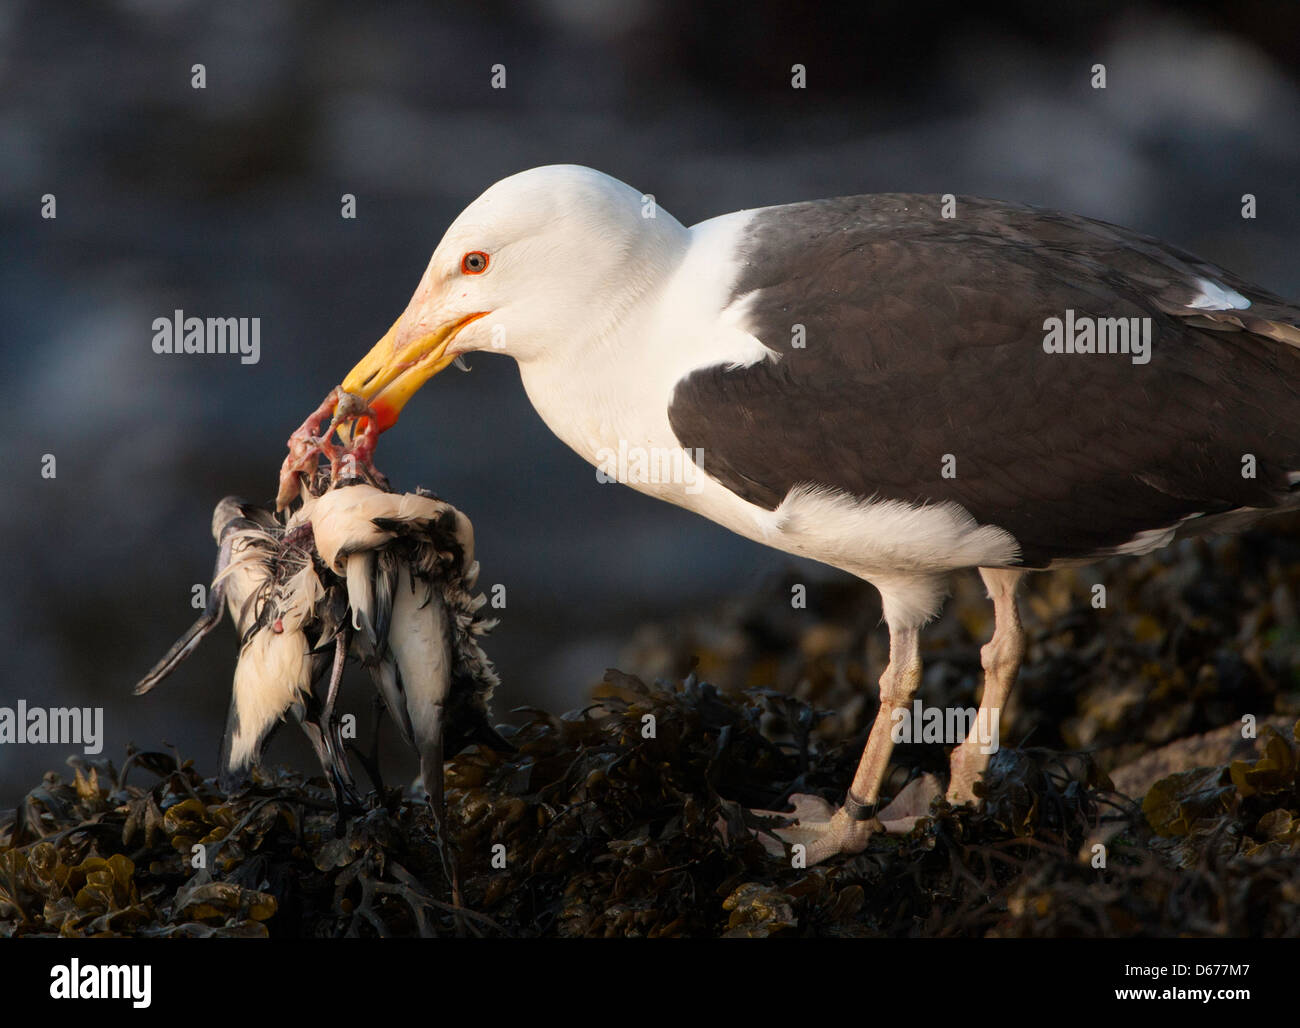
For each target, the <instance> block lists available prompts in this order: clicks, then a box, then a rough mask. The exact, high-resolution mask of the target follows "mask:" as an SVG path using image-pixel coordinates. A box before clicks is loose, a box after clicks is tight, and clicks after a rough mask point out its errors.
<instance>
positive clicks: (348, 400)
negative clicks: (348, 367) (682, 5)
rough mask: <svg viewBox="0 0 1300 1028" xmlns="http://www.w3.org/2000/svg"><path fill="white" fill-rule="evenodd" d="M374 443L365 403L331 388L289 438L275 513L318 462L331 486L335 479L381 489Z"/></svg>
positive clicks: (372, 420)
mask: <svg viewBox="0 0 1300 1028" xmlns="http://www.w3.org/2000/svg"><path fill="white" fill-rule="evenodd" d="M335 435H337V436H338V438H339V442H337V443H336V442H335V441H334V436H335ZM378 441H379V430H378V421H377V419H376V418H375V417H374V412H373V411H371V410H370V408H369V407H368V406H367V405H366V402H365V401H364V400H363V399H361V397H359V396H356V395H355V394H353V393H345V392H343V391H342V390H341V389H338V388H334V389H331V390H330V392H329V395H328V396H326V397H325V399H324V400H323V401H322V402H321V404H320V406H319V407H317V408H316V409H315V410H314V411H312V413H311V414H309V415H308V416H307V420H305V421H304V422H303V423H302V424H301V425H299V426H298V428H297V429H296V430H295V431H294V433H293V434H292V435H291V436H289V453H288V455H287V456H286V457H285V458H284V463H283V464H281V465H280V486H279V489H278V491H277V493H276V498H275V505H276V509H277V510H283V509H284V508H285V507H287V506H288V505H289V504H290V503H292V502H293V501H294V500H295V499H296V498H297V497H298V496H299V495H300V494H301V492H302V486H303V480H304V476H305V477H306V480H307V481H308V482H309V483H310V482H311V481H312V480H313V479H314V478H315V476H316V473H317V470H318V467H319V465H320V459H321V458H322V457H323V458H324V459H325V460H327V461H328V462H329V467H330V484H331V485H333V484H334V483H335V482H337V481H338V480H339V478H340V477H346V478H368V479H370V480H371V481H374V482H376V483H378V484H380V485H381V486H382V487H384V488H386V487H387V481H386V480H385V479H384V476H383V475H381V474H380V473H379V470H378V469H377V468H376V467H375V465H374V455H375V446H376V444H377V443H378Z"/></svg>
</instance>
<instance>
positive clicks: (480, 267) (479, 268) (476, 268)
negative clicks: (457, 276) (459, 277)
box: [460, 250, 488, 275]
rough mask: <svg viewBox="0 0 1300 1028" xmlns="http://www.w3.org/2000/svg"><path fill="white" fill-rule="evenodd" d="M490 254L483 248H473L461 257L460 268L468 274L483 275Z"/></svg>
mask: <svg viewBox="0 0 1300 1028" xmlns="http://www.w3.org/2000/svg"><path fill="white" fill-rule="evenodd" d="M487 266H488V255H487V254H485V253H484V252H483V251H482V250H471V251H470V252H469V253H467V254H465V256H464V257H462V258H461V259H460V270H461V271H463V272H464V273H465V274H466V275H481V274H483V272H485V271H487Z"/></svg>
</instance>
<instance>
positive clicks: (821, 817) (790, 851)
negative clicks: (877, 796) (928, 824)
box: [754, 775, 941, 867]
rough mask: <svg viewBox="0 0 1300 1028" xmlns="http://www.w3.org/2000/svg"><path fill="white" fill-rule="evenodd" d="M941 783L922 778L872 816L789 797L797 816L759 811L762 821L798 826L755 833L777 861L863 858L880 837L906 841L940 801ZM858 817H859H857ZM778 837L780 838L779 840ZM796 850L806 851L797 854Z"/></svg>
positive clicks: (807, 863)
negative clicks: (856, 855)
mask: <svg viewBox="0 0 1300 1028" xmlns="http://www.w3.org/2000/svg"><path fill="white" fill-rule="evenodd" d="M940 791H941V790H940V787H939V782H938V779H936V778H935V777H934V776H933V775H921V776H920V777H919V778H915V779H913V780H912V781H910V782H908V784H907V785H906V786H905V787H904V788H903V790H902V791H901V792H899V794H898V795H897V796H896V797H894V800H893V801H892V802H891V803H890V804H889V805H888V806H887V807H885V809H884V810H882V811H880V813H879V814H877V815H876V816H874V817H872V816H869V813H868V811H867V809H866V808H865V807H864V806H863V805H862V804H860V803H854V802H853V801H852V800H850V801H849V802H847V803H845V804H844V806H841V807H832V806H831V805H830V804H829V803H827V802H826V801H825V800H824V799H822V798H821V797H820V796H808V795H803V794H796V795H794V796H791V797H790V803H791V804H792V805H793V806H794V812H793V813H790V812H789V811H783V810H755V811H754V813H755V814H758V815H760V816H762V817H780V818H785V819H786V820H789V821H792V822H793V823H792V824H790V825H788V826H786V827H784V828H774V829H763V830H759V831H756V832H755V834H756V835H757V837H758V840H759V841H760V842H761V843H762V844H763V848H764V849H766V850H767V852H768V853H770V854H771V855H772V856H774V857H784V856H787V855H788V856H789V857H790V858H791V859H792V860H794V859H800V858H801V861H802V862H801V864H800V866H803V867H811V866H812V865H813V864H819V863H821V862H822V861H823V860H828V859H829V858H831V857H833V856H836V855H837V854H840V853H848V854H853V853H861V852H862V851H863V850H864V849H866V848H867V843H868V842H869V841H870V839H871V836H872V835H873V834H874V833H875V832H885V833H887V834H890V835H896V834H897V835H903V834H906V833H907V832H910V831H911V830H912V828H913V827H914V826H915V825H916V822H917V821H919V820H920V819H921V818H922V817H925V816H926V815H927V814H928V813H929V811H930V801H931V800H932V799H933V798H934V797H936V796H938V795H939V793H940ZM854 814H856V815H857V816H854ZM774 836H775V838H774ZM795 847H802V849H796V848H795Z"/></svg>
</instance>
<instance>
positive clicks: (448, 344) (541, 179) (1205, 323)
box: [342, 166, 1300, 863]
mask: <svg viewBox="0 0 1300 1028" xmlns="http://www.w3.org/2000/svg"><path fill="white" fill-rule="evenodd" d="M471 351H485V352H489V353H494V352H495V353H502V354H506V355H507V356H510V357H513V358H514V359H515V360H516V361H517V362H518V364H519V368H520V373H521V376H522V379H523V384H524V388H525V389H526V390H527V393H528V396H529V399H530V400H531V401H532V403H533V406H534V407H536V409H537V411H538V413H539V414H540V415H541V417H542V419H543V420H544V421H545V422H546V424H547V425H548V426H549V427H550V428H551V430H552V431H553V432H554V433H555V434H556V435H557V436H559V437H560V439H562V440H563V441H564V442H565V443H567V444H568V445H569V446H571V447H572V448H573V449H574V450H576V451H577V452H578V453H579V454H581V455H582V456H583V457H585V458H586V459H587V460H588V461H591V462H592V463H593V464H596V465H598V466H602V467H605V468H606V470H608V468H609V466H610V464H611V455H615V454H628V453H631V454H633V455H634V456H635V457H636V459H635V460H627V461H621V462H620V461H615V462H614V463H615V464H616V465H617V466H618V467H620V468H623V469H624V471H625V473H624V474H623V475H622V476H621V477H623V478H624V479H625V480H626V481H627V484H629V485H631V486H632V487H633V488H636V489H639V490H641V491H643V492H646V493H649V494H651V495H653V496H657V497H659V498H660V499H664V500H667V501H669V502H671V503H675V504H678V505H680V506H682V507H685V508H687V509H689V510H692V511H695V512H697V513H699V514H702V515H704V516H705V517H708V518H711V519H713V520H714V521H716V522H718V523H720V524H722V525H725V526H726V527H727V528H730V529H731V530H733V531H735V532H738V533H739V534H741V535H743V536H746V537H748V538H750V539H753V540H755V541H757V542H760V543H765V544H767V545H769V546H773V547H776V548H777V549H780V550H784V551H786V552H789V553H792V554H798V555H800V556H804V557H810V558H813V559H816V560H819V561H823V562H825V563H826V564H829V565H832V566H834V567H836V568H840V569H843V570H844V571H847V572H850V573H851V574H854V575H858V576H860V577H861V578H864V579H866V580H867V581H868V582H871V583H872V584H873V585H875V586H876V588H878V589H879V591H880V594H881V597H882V599H883V605H884V617H885V621H886V623H887V624H888V627H889V638H890V659H889V665H888V667H887V668H886V669H885V671H884V674H883V675H882V677H881V679H880V696H881V703H880V712H879V714H878V716H877V719H876V722H875V725H874V727H873V728H872V730H871V733H870V736H869V739H868V742H867V745H866V750H865V753H864V754H863V757H862V762H861V764H860V766H859V768H858V771H857V774H856V775H855V776H854V779H853V782H852V785H851V786H850V788H849V791H848V794H847V798H846V800H845V802H844V804H843V805H842V806H841V807H839V808H838V809H832V808H831V807H830V806H829V805H827V804H826V803H825V802H824V801H821V800H819V799H818V798H816V797H796V798H795V807H796V812H797V814H798V823H797V824H795V825H794V826H793V827H792V828H790V829H788V830H787V831H786V832H785V833H784V837H785V838H786V839H787V840H788V841H791V842H798V843H800V844H802V845H803V846H805V847H806V850H805V857H806V859H807V861H808V862H809V863H814V862H816V861H818V860H823V859H825V858H827V857H829V856H831V855H833V854H835V853H840V852H847V853H854V852H859V851H861V850H862V849H863V848H864V847H865V846H866V844H867V840H868V838H869V837H870V835H871V833H872V831H873V830H874V829H876V828H877V827H878V825H879V822H878V821H877V819H876V812H877V806H878V801H879V799H880V795H879V793H880V786H881V782H882V779H883V777H884V773H885V770H886V765H887V763H888V761H889V757H890V753H891V750H892V747H893V741H892V738H891V722H892V719H891V715H892V714H893V713H894V712H895V711H896V710H905V709H906V708H907V707H908V706H909V704H910V703H911V702H912V697H913V693H914V692H915V690H916V688H917V685H918V683H919V681H920V678H921V657H920V648H919V631H920V629H921V627H922V626H923V625H924V624H925V623H926V621H928V620H929V619H930V618H932V617H934V615H935V614H936V612H937V611H938V610H939V608H940V604H941V601H942V598H943V596H944V594H945V592H946V584H945V582H946V579H947V577H948V576H949V575H950V573H951V572H953V571H956V570H959V569H962V568H978V569H979V570H980V573H981V574H982V575H983V577H984V580H985V582H986V584H987V587H988V591H989V594H990V596H991V597H992V600H993V604H994V609H995V629H994V633H993V637H992V640H991V641H990V642H989V643H988V644H987V645H986V646H985V647H984V648H983V649H982V651H981V658H982V663H983V667H984V672H985V678H984V690H983V697H982V707H983V708H985V710H984V713H987V712H989V711H997V710H1000V709H1001V707H1002V705H1003V704H1004V702H1005V701H1006V698H1007V695H1008V692H1009V690H1010V688H1011V685H1012V682H1013V680H1014V678H1015V675H1016V671H1017V668H1018V666H1019V664H1020V661H1021V659H1022V656H1023V654H1024V650H1025V641H1024V634H1023V631H1022V629H1021V626H1020V621H1019V616H1018V613H1017V608H1016V592H1017V586H1018V584H1019V582H1020V580H1021V578H1022V576H1023V575H1024V574H1025V572H1026V570H1027V569H1033V568H1048V567H1056V566H1060V565H1063V564H1068V563H1082V562H1087V561H1093V560H1097V559H1099V558H1102V557H1106V556H1110V555H1112V554H1120V553H1144V552H1147V551H1150V550H1153V549H1155V548H1157V547H1160V546H1163V545H1166V544H1167V543H1169V542H1170V541H1171V540H1173V539H1174V538H1175V537H1177V536H1179V535H1182V534H1186V533H1193V532H1201V531H1205V530H1209V529H1214V528H1235V527H1238V526H1240V525H1243V524H1245V523H1248V522H1250V521H1252V520H1254V519H1256V518H1257V517H1259V516H1261V515H1263V514H1265V513H1268V512H1270V511H1276V510H1281V509H1284V508H1288V507H1294V506H1296V504H1297V502H1298V501H1300V492H1298V491H1297V480H1298V479H1300V474H1298V471H1300V309H1297V308H1296V307H1295V306H1293V305H1291V304H1288V303H1287V302H1285V301H1283V300H1281V299H1280V298H1278V297H1276V296H1273V295H1271V294H1270V293H1268V292H1266V291H1264V290H1262V289H1259V288H1258V287H1256V286H1253V285H1251V284H1250V283H1249V282H1246V281H1245V280H1243V279H1241V278H1239V277H1237V276H1236V275H1233V274H1231V273H1229V272H1227V271H1225V270H1223V269H1222V268H1219V267H1217V266H1215V265H1213V264H1210V263H1208V262H1206V261H1203V260H1201V259H1199V258H1197V257H1194V256H1192V255H1190V254H1188V253H1185V252H1183V251H1181V250H1178V249H1175V248H1174V247H1171V246H1168V245H1166V244H1164V243H1161V242H1158V241H1157V240H1155V239H1151V238H1149V237H1146V236H1142V235H1139V234H1137V233H1134V232H1130V231H1127V230H1125V229H1122V228H1117V227H1115V226H1113V225H1108V224H1105V223H1103V222H1099V221H1093V220H1090V219H1087V218H1082V217H1074V216H1071V215H1066V214H1059V213H1055V212H1052V211H1047V210H1039V209H1035V208H1032V207H1028V206H1023V205H1020V204H1014V203H1002V202H998V201H993V200H983V199H977V198H973V197H969V198H968V197H948V198H941V197H933V196H919V195H909V194H884V195H869V196H854V197H843V198H838V199H831V200H819V201H813V202H809V203H795V204H790V205H787V206H780V207H767V208H762V209H756V210H746V211H739V212H736V213H733V214H725V215H722V216H721V217H716V218H712V219H710V220H708V221H704V222H701V223H700V224H697V225H695V226H693V227H690V228H687V227H686V226H684V225H682V224H681V223H680V222H678V221H677V220H676V219H675V218H673V217H672V216H671V215H670V214H669V213H668V212H667V211H665V210H664V209H663V208H662V207H658V206H657V205H656V204H655V202H654V200H653V198H652V197H650V196H648V195H644V194H642V193H641V192H639V191H638V190H636V189H633V188H631V187H630V186H627V185H625V184H624V183H622V182H619V181H617V180H616V179H613V178H610V177H609V176H607V175H604V174H601V173H599V172H596V171H593V170H591V169H588V168H581V167H574V166H553V167H545V168H536V169H533V170H531V171H525V172H522V173H520V174H518V175H514V176H512V177H510V178H507V179H504V180H502V181H500V182H498V183H496V184H495V185H493V186H492V187H491V188H490V189H488V190H487V192H485V193H484V194H483V195H482V196H480V197H479V198H478V199H477V200H475V201H474V202H473V203H472V204H470V206H469V207H468V208H466V209H465V211H464V212H463V213H462V214H461V215H460V216H459V217H458V218H457V219H456V220H455V222H454V223H453V224H452V225H451V227H450V228H449V229H448V230H447V232H446V234H445V235H444V236H443V238H442V241H441V242H440V243H439V244H438V246H437V248H436V249H435V251H434V253H433V259H432V260H431V261H430V262H429V266H428V269H427V270H426V271H425V273H424V276H423V278H422V279H421V280H420V283H419V285H418V287H417V288H416V290H415V295H414V296H413V297H412V299H411V302H410V304H409V306H408V307H407V308H406V310H405V311H404V312H403V313H402V315H401V316H400V317H399V318H398V319H397V321H396V322H395V323H394V325H393V327H392V328H391V329H389V331H388V333H387V334H386V335H384V337H383V338H382V339H381V340H380V341H379V343H378V344H376V345H375V347H374V348H373V349H372V350H371V352H370V353H369V354H368V355H367V356H366V357H365V358H364V359H362V360H361V362H360V363H359V364H358V365H357V366H356V367H355V368H354V369H353V370H352V371H351V373H349V374H348V376H347V377H346V378H345V379H344V381H343V383H342V390H343V391H344V392H345V393H346V394H350V396H349V397H348V402H349V403H351V404H354V405H355V404H361V405H363V406H364V405H365V404H368V405H369V409H370V418H371V420H370V423H369V424H368V428H369V429H370V430H371V431H373V430H374V429H376V428H377V429H378V430H379V431H383V430H385V429H387V428H389V427H390V426H391V425H392V424H393V423H394V422H395V421H396V420H397V417H398V413H399V412H400V411H401V409H402V407H403V405H405V404H406V402H407V401H408V400H409V399H410V397H411V395H412V394H413V393H414V392H415V391H416V390H417V389H419V388H420V386H421V385H423V383H424V382H425V381H426V380H427V379H429V378H430V377H432V376H433V375H435V374H437V373H438V372H439V371H440V370H442V369H443V368H445V367H446V366H448V365H449V364H451V363H452V362H453V361H454V360H456V359H457V358H458V357H459V356H460V355H461V354H464V353H468V352H471ZM363 424H364V423H363ZM624 466H625V467H624ZM663 468H669V469H678V470H679V473H677V474H661V473H658V474H657V473H654V472H655V470H656V469H663ZM627 469H631V470H627ZM987 759H988V758H987V755H986V754H983V753H981V752H980V747H979V746H977V745H974V744H973V743H972V740H970V739H968V741H967V742H966V743H964V744H962V745H960V746H958V747H957V748H956V749H955V750H954V751H953V754H952V758H951V771H952V774H951V779H950V783H949V787H948V795H949V798H950V799H951V800H953V801H954V802H966V801H972V800H973V799H974V792H973V789H972V785H973V783H974V781H975V780H976V779H977V778H978V776H979V775H980V773H981V772H982V771H983V769H984V767H985V765H986V763H987Z"/></svg>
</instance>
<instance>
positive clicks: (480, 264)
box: [342, 164, 687, 431]
mask: <svg viewBox="0 0 1300 1028" xmlns="http://www.w3.org/2000/svg"><path fill="white" fill-rule="evenodd" d="M686 242H687V230H686V229H685V228H683V227H682V225H681V224H680V223H679V222H678V221H677V220H676V219H675V218H673V217H672V215H670V214H668V213H667V212H666V211H663V210H660V209H657V208H656V207H655V205H654V202H653V200H652V199H651V198H650V197H646V196H643V195H642V194H641V193H639V192H637V191H636V190H635V189H633V188H632V187H631V186H628V185H626V184H624V183H622V182H620V181H618V179H615V178H610V177H609V176H608V175H604V174H602V173H601V172H599V171H593V170H592V169H591V168H583V167H579V166H577V165H571V164H557V165H550V166H547V167H544V168H533V169H531V170H530V171H523V172H520V173H519V174H517V175H512V176H510V177H509V178H506V179H502V180H501V181H500V182H497V183H496V184H495V185H493V186H492V187H491V188H489V189H488V190H487V192H485V193H484V194H483V195H482V196H480V197H479V198H478V199H477V200H475V201H474V202H473V203H472V204H470V205H469V206H468V207H467V208H465V210H464V211H463V212H462V213H461V215H460V217H458V218H457V219H456V220H455V221H454V222H453V223H452V225H451V227H450V228H449V229H447V233H446V235H444V236H443V237H442V241H441V242H440V243H439V244H438V248H437V249H436V250H434V252H433V258H432V259H431V260H430V261H429V266H428V268H427V269H426V270H425V272H424V277H423V278H421V279H420V284H419V286H418V287H417V288H416V290H415V295H414V296H412V297H411V302H410V304H409V305H408V306H407V308H406V310H405V311H403V312H402V316H401V317H399V318H398V319H397V321H396V322H395V323H394V324H393V327H392V328H391V329H389V330H388V333H387V335H385V336H384V337H383V338H382V339H381V340H379V342H378V343H376V344H375V346H374V348H373V349H372V350H371V351H370V353H369V354H368V355H367V356H366V357H365V358H364V359H363V360H362V361H361V362H360V363H359V364H358V365H357V366H356V367H355V368H353V369H352V371H351V372H349V373H348V376H347V377H346V378H345V379H344V380H343V386H342V388H343V389H344V390H345V391H346V392H349V393H354V394H356V395H359V396H361V397H362V398H363V399H364V400H365V401H366V402H367V403H368V404H369V405H370V407H371V409H372V410H374V412H375V415H376V417H377V418H378V420H379V426H378V427H379V429H380V431H383V430H384V429H387V428H389V427H391V426H392V424H393V423H394V422H396V420H397V416H398V414H399V412H400V411H401V409H402V407H403V406H404V405H405V403H406V401H407V400H409V399H410V397H411V396H412V395H413V394H414V393H415V392H416V390H418V389H419V388H420V386H422V385H423V384H424V383H425V382H426V381H428V379H430V378H432V377H433V376H434V375H436V374H437V373H438V372H439V371H441V370H442V369H443V368H445V367H447V365H449V364H451V363H452V361H454V360H455V359H456V358H457V357H458V356H459V355H460V354H463V353H469V352H471V351H474V350H483V351H488V352H494V353H503V354H506V355H508V356H511V357H514V358H515V359H516V360H518V361H520V362H527V361H535V360H546V359H556V358H562V359H570V358H571V359H579V360H580V359H581V352H582V348H583V347H584V346H585V345H587V344H589V343H591V342H594V341H597V340H599V339H600V338H601V337H602V336H603V335H605V334H607V333H609V332H612V331H616V330H617V328H618V326H619V324H620V322H621V321H623V319H624V318H626V316H627V315H628V313H629V312H630V311H631V310H633V309H634V308H635V307H636V305H637V303H638V301H639V300H641V299H642V298H643V297H645V296H647V295H649V294H650V292H651V291H652V290H653V289H654V288H655V287H656V286H657V285H658V284H659V283H660V282H661V281H662V280H663V278H664V277H665V276H667V275H669V274H670V273H671V272H672V270H673V269H674V268H675V267H676V265H677V263H678V261H679V260H680V259H681V256H682V254H683V252H684V251H685V247H686Z"/></svg>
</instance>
